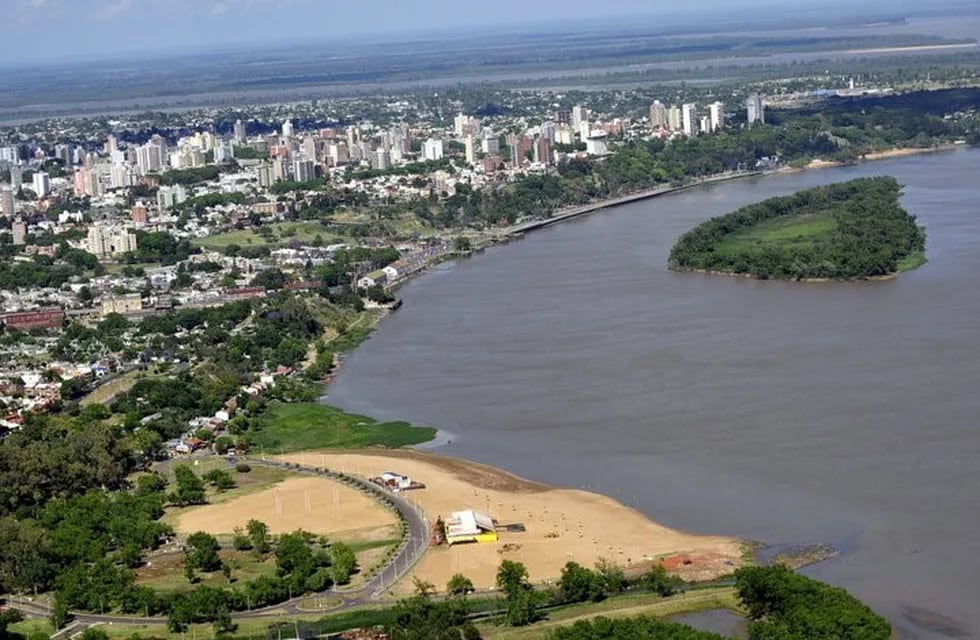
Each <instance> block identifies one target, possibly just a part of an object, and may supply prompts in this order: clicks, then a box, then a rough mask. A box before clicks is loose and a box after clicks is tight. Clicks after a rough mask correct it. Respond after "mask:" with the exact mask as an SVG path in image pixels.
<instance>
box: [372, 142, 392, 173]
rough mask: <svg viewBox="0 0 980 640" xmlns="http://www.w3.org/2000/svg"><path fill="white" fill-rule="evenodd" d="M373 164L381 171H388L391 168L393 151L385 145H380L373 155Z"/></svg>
mask: <svg viewBox="0 0 980 640" xmlns="http://www.w3.org/2000/svg"><path fill="white" fill-rule="evenodd" d="M372 159H373V163H372V164H373V165H374V168H375V169H378V170H379V171H388V170H389V169H391V152H390V151H388V150H387V149H385V148H384V147H378V149H377V150H376V151H375V152H374V155H373V156H372Z"/></svg>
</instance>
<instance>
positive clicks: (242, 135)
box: [233, 120, 248, 145]
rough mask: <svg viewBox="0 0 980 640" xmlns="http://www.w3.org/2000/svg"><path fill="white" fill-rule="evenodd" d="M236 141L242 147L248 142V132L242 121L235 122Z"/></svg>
mask: <svg viewBox="0 0 980 640" xmlns="http://www.w3.org/2000/svg"><path fill="white" fill-rule="evenodd" d="M233 135H234V140H235V144H238V145H242V144H245V143H247V142H248V131H247V130H246V129H245V123H244V122H242V121H241V120H235V127H234V134H233Z"/></svg>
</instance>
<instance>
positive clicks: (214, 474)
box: [204, 469, 236, 491]
mask: <svg viewBox="0 0 980 640" xmlns="http://www.w3.org/2000/svg"><path fill="white" fill-rule="evenodd" d="M204 481H205V482H207V483H208V484H210V485H211V486H212V487H216V488H217V489H218V491H227V490H228V489H234V488H235V486H236V485H235V479H234V478H232V477H231V474H230V473H228V472H227V471H225V470H224V469H212V470H211V471H208V472H207V473H206V474H204Z"/></svg>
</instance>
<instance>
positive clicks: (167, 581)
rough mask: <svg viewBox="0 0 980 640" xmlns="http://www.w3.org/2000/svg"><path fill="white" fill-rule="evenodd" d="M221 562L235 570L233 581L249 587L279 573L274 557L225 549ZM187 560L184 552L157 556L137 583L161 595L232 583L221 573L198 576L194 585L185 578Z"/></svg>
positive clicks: (148, 563) (142, 568)
mask: <svg viewBox="0 0 980 640" xmlns="http://www.w3.org/2000/svg"><path fill="white" fill-rule="evenodd" d="M219 555H220V556H221V559H222V560H223V561H224V562H225V563H227V564H228V566H230V567H231V568H232V574H231V576H232V580H233V582H237V583H245V582H248V581H249V580H254V579H255V578H258V577H261V576H273V575H275V573H276V562H275V559H274V558H272V557H269V558H266V559H261V558H256V557H255V556H254V555H253V554H252V553H251V552H249V551H235V550H233V549H222V550H221V551H220V552H219ZM184 557H185V554H184V552H182V551H177V552H174V553H167V554H162V555H157V556H153V557H151V558H149V559H148V562H147V563H146V565H144V566H143V567H140V568H139V570H138V571H137V572H136V583H137V584H139V585H142V586H146V587H151V588H153V589H156V590H157V591H165V592H166V591H191V590H193V589H194V588H195V587H197V586H198V584H200V585H205V586H209V587H216V588H221V587H227V586H228V580H227V579H226V578H225V576H224V575H223V574H222V573H221V572H220V571H214V572H211V573H200V572H199V573H198V577H199V578H200V582H199V583H197V584H191V582H190V581H189V580H188V579H187V577H186V576H185V575H184Z"/></svg>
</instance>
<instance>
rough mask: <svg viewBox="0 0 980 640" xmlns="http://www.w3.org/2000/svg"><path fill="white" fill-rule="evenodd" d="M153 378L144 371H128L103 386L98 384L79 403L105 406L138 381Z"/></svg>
mask: <svg viewBox="0 0 980 640" xmlns="http://www.w3.org/2000/svg"><path fill="white" fill-rule="evenodd" d="M149 377H153V374H151V373H147V372H146V371H128V372H126V373H123V374H121V375H119V376H117V377H115V378H113V379H112V380H110V381H109V382H106V383H105V384H100V385H99V386H98V387H96V388H95V389H94V390H93V391H92V393H90V394H88V395H87V396H85V397H84V398H82V399H81V400H80V401H79V404H81V405H82V406H85V405H88V404H106V403H107V402H110V401H111V400H112V399H113V398H115V397H116V396H118V395H119V394H121V393H125V392H127V391H129V390H130V389H132V388H133V385H135V384H136V383H137V382H138V381H139V380H141V379H143V378H149Z"/></svg>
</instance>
